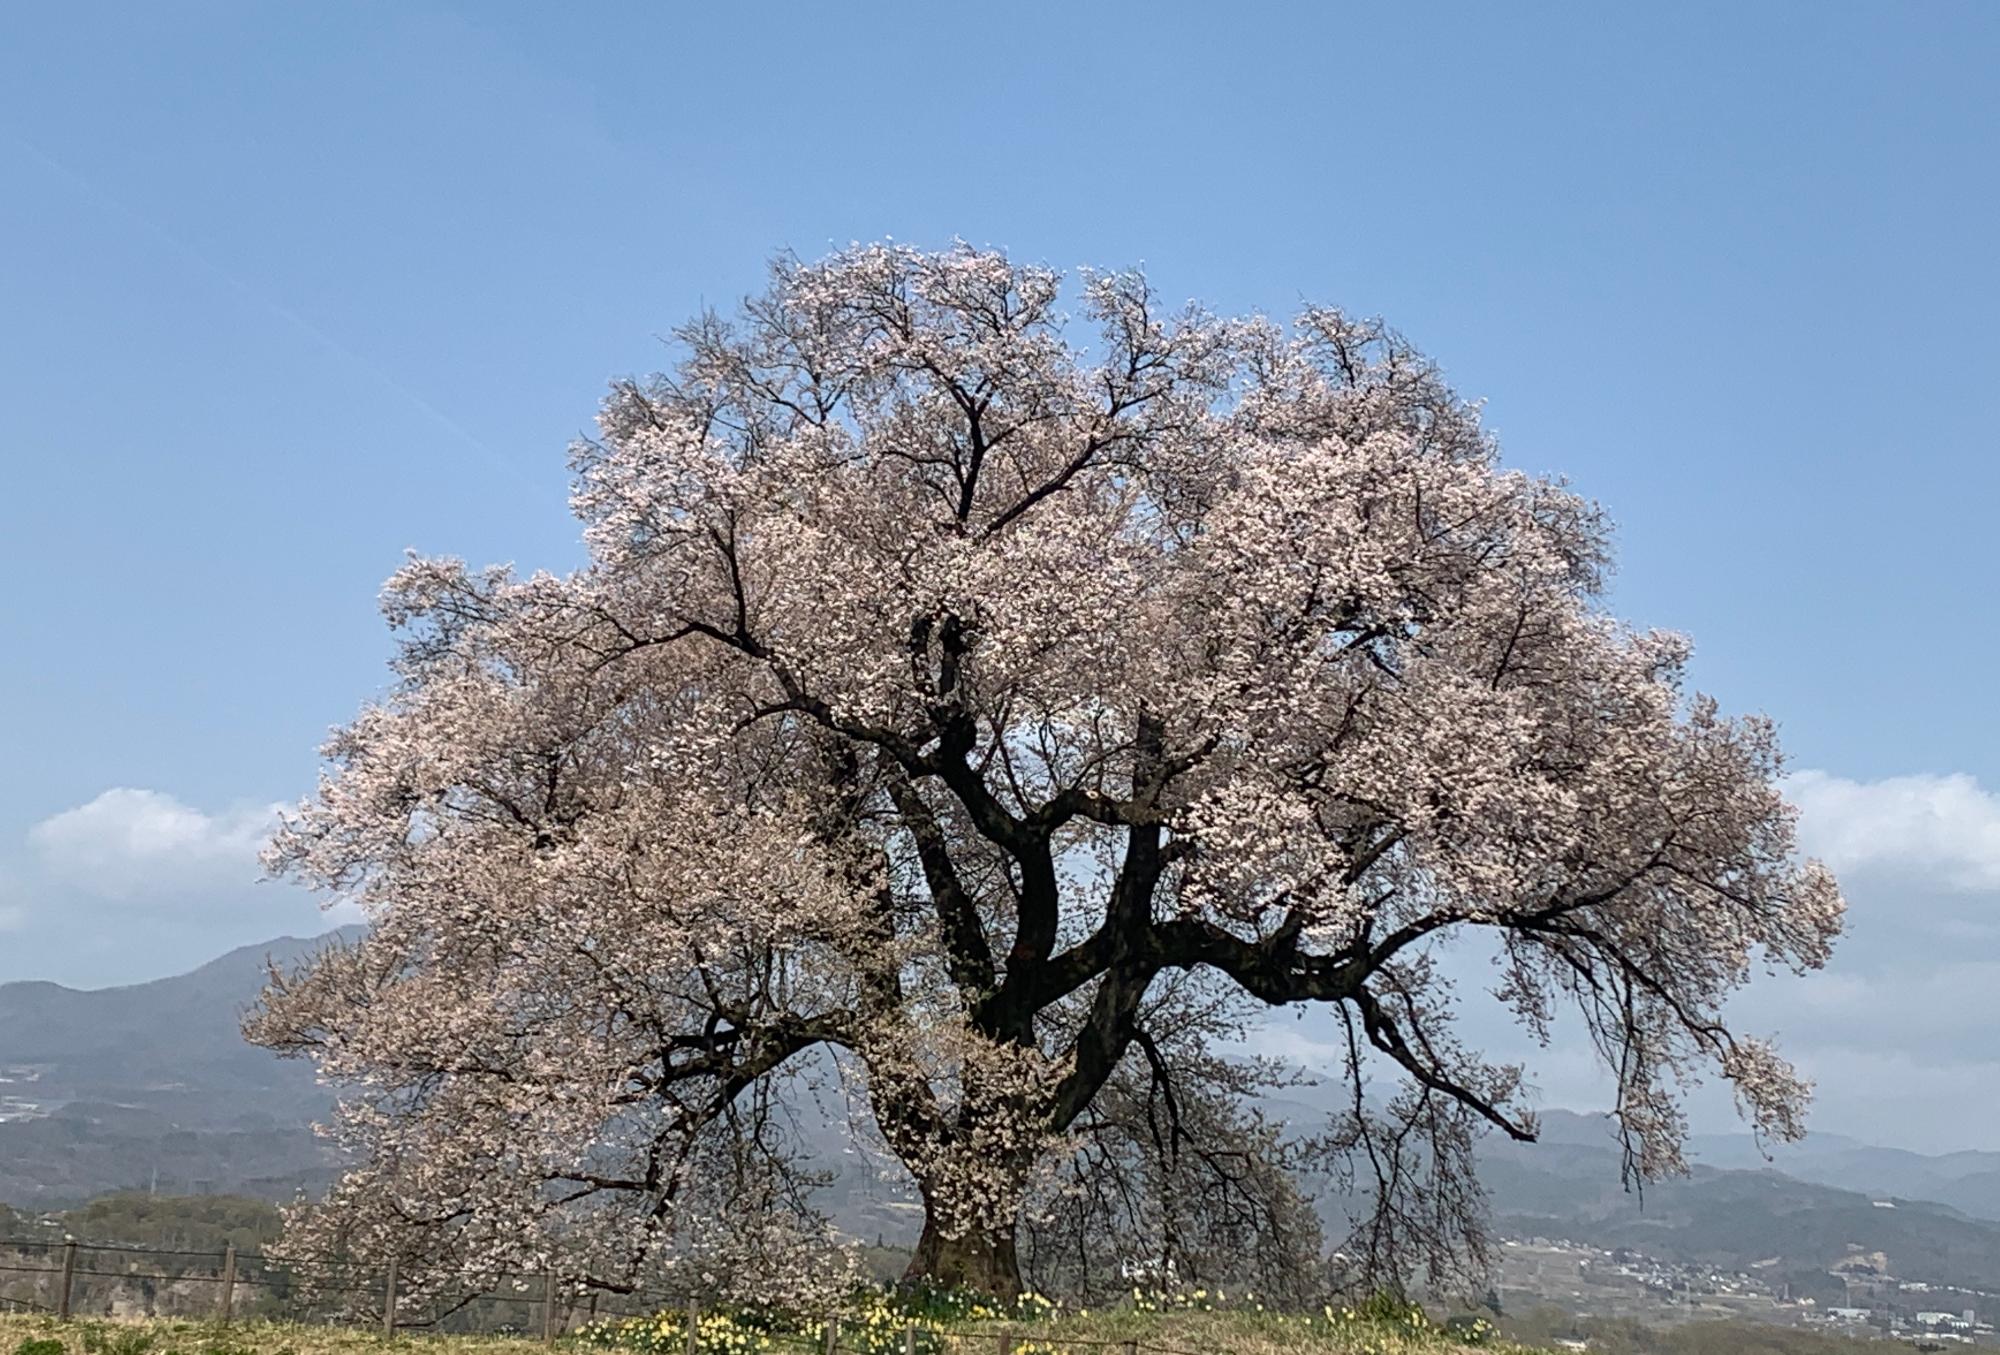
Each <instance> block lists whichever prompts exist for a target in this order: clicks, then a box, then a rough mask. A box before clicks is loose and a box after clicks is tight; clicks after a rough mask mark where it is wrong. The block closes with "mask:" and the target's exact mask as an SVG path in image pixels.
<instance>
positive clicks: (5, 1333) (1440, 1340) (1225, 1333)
mask: <svg viewBox="0 0 2000 1355" xmlns="http://www.w3.org/2000/svg"><path fill="white" fill-rule="evenodd" d="M1003 1332H1008V1333H1011V1334H1012V1335H1013V1337H1014V1339H1013V1340H1012V1342H1011V1343H1010V1345H1011V1349H1012V1351H1013V1352H1014V1355H1120V1348H1121V1347H1124V1348H1125V1349H1128V1350H1129V1349H1130V1348H1131V1347H1125V1343H1127V1342H1132V1343H1136V1347H1137V1349H1138V1351H1139V1352H1140V1355H1162V1353H1163V1352H1171V1353H1172V1355H1460V1353H1461V1352H1471V1351H1473V1350H1475V1349H1477V1350H1481V1351H1484V1352H1487V1355H1542V1353H1541V1352H1538V1351H1535V1350H1532V1349H1531V1348H1529V1347H1524V1346H1516V1345H1510V1344H1507V1343H1504V1342H1499V1341H1493V1340H1487V1341H1482V1342H1481V1343H1480V1344H1479V1345H1477V1346H1476V1347H1475V1346H1468V1345H1466V1344H1464V1343H1463V1342H1462V1341H1461V1340H1459V1339H1458V1338H1457V1337H1455V1336H1453V1335H1451V1334H1449V1333H1447V1332H1445V1331H1443V1330H1442V1329H1440V1328H1437V1327H1434V1326H1424V1327H1421V1328H1412V1327H1411V1326H1410V1325H1409V1324H1407V1323H1399V1322H1377V1321H1371V1320H1365V1319H1356V1320H1351V1321H1346V1322H1329V1321H1327V1320H1326V1319H1324V1318H1321V1319H1319V1320H1317V1321H1308V1320H1307V1319H1305V1318H1303V1317H1281V1316H1279V1315H1276V1314H1258V1313H1124V1314H1110V1315H1101V1316H1089V1317H1072V1318H1069V1319H1066V1320H1064V1321H1063V1322H1062V1323H1060V1324H1053V1325H1034V1326H1027V1327H1019V1328H1011V1329H1010V1328H1003V1327H997V1326H994V1325H992V1324H983V1323H971V1324H965V1325H962V1326H956V1327H952V1328H945V1329H929V1328H927V1329H925V1330H924V1332H923V1333H922V1340H921V1343H920V1345H919V1347H918V1348H919V1350H920V1351H924V1352H930V1353H931V1355H989V1352H997V1351H998V1350H999V1349H1000V1340H999V1338H1000V1337H1001V1335H1002V1334H1003ZM902 1340H903V1333H902V1331H901V1329H900V1328H889V1329H882V1330H869V1329H866V1328H860V1329H857V1330H854V1331H850V1332H848V1333H847V1334H845V1335H843V1336H842V1337H841V1339H840V1345H839V1349H840V1351H842V1352H844V1353H845V1355H897V1353H898V1352H900V1351H901V1350H902ZM557 1347H558V1349H559V1350H561V1351H564V1352H566V1353H567V1355H592V1353H595V1352H605V1351H606V1349H607V1348H606V1347H604V1346H602V1345H599V1344H594V1343H592V1342H590V1341H588V1340H587V1339H585V1338H582V1337H577V1336H566V1337H563V1338H562V1339H561V1340H560V1341H558V1342H557ZM389 1348H390V1346H389V1343H387V1342H385V1341H384V1340H383V1339H382V1338H381V1337H380V1336H379V1335H376V1334H374V1333H371V1332H364V1331H357V1330H353V1329H346V1328H334V1327H302V1326H292V1325H285V1324H276V1323H241V1324H238V1325H236V1326H232V1327H228V1328H222V1327H216V1326H211V1325H202V1324H195V1323H184V1322H167V1321H150V1322H148V1321H130V1322H126V1321H110V1320H99V1321H85V1322H74V1323H69V1324H60V1323H57V1322H55V1321H54V1320H52V1319H49V1318H42V1317H18V1316H8V1315H6V1314H0V1355H380V1352H383V1351H386V1350H387V1349H389ZM394 1348H395V1349H397V1350H401V1351H406V1352H410V1353H411V1355H533V1352H536V1351H542V1350H545V1349H546V1347H544V1346H543V1345H542V1344H541V1343H540V1342H537V1341H528V1340H522V1339H519V1338H508V1337H488V1336H400V1337H398V1338H397V1340H396V1342H395V1343H394ZM623 1348H624V1349H633V1347H629V1346H628V1347H623ZM822 1348H823V1347H822V1345H821V1343H820V1339H819V1336H818V1334H817V1333H791V1334H786V1333H769V1334H763V1335H761V1336H751V1337H747V1338H746V1337H741V1336H737V1335H730V1334H725V1333H722V1332H719V1331H711V1332H710V1333H708V1334H707V1335H706V1336H705V1337H704V1341H703V1344H702V1346H701V1355H756V1353H757V1352H760V1351H771V1352H797V1355H808V1352H813V1351H818V1350H821V1349H822ZM657 1349H658V1350H659V1351H661V1352H671V1353H672V1355H680V1352H681V1351H682V1350H683V1349H684V1346H683V1335H682V1332H681V1330H680V1328H679V1327H678V1325H677V1324H672V1323H670V1324H668V1325H667V1326H666V1328H665V1329H664V1330H663V1332H662V1334H661V1338H660V1341H659V1344H658V1346H657Z"/></svg>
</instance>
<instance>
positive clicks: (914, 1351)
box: [0, 1238, 1216, 1355]
mask: <svg viewBox="0 0 2000 1355" xmlns="http://www.w3.org/2000/svg"><path fill="white" fill-rule="evenodd" d="M30 1250H34V1251H40V1252H42V1253H44V1254H46V1255H47V1256H48V1258H49V1259H50V1260H51V1261H53V1262H54V1264H50V1265H41V1266H32V1265H16V1264H10V1263H8V1262H0V1276H31V1277H34V1278H33V1279H32V1280H31V1281H30V1282H29V1283H30V1284H31V1285H32V1287H33V1288H34V1289H35V1290H36V1296H32V1297H26V1296H22V1295H19V1294H13V1293H7V1292H4V1291H0V1312H15V1313H39V1314H47V1315H51V1316H54V1317H56V1318H57V1319H59V1320H62V1321H68V1320H70V1319H71V1318H72V1317H74V1316H76V1315H77V1297H78V1295H77V1290H78V1288H79V1287H80V1286H79V1283H78V1282H79V1281H86V1282H88V1281H144V1282H147V1283H148V1284H165V1285H176V1286H179V1285H198V1286H219V1287H220V1290H221V1292H220V1294H219V1295H218V1296H217V1298H216V1301H215V1302H213V1303H211V1304H205V1305H203V1306H204V1308H205V1309H206V1312H205V1313H194V1312H181V1313H173V1314H162V1315H171V1316H178V1317H187V1318H196V1317H201V1316H207V1317H209V1318H211V1319H213V1320H215V1321H218V1322H220V1323H222V1324H224V1325H227V1324H228V1323H230V1322H231V1321H232V1320H233V1319H234V1318H236V1317H237V1316H239V1312H238V1299H239V1296H242V1297H247V1298H249V1299H250V1300H251V1301H252V1302H251V1303H248V1304H245V1305H243V1306H244V1307H246V1308H252V1309H253V1310H254V1305H255V1302H256V1301H257V1300H259V1299H262V1300H265V1301H266V1303H267V1309H268V1304H269V1303H270V1302H271V1301H275V1302H276V1303H277V1304H278V1305H280V1306H279V1307H278V1309H277V1311H276V1312H275V1313H272V1312H268V1311H267V1312H264V1313H255V1315H256V1316H266V1315H271V1316H281V1317H282V1318H284V1319H286V1320H291V1321H301V1322H305V1323H308V1324H312V1325H328V1326H356V1327H369V1326H372V1327H375V1328H376V1329H377V1330H379V1332H380V1333H381V1334H382V1335H383V1336H384V1337H388V1338H393V1337H394V1336H396V1335H397V1334H398V1333H399V1332H409V1331H425V1330H440V1331H441V1330H447V1329H448V1328H446V1327H445V1326H444V1325H443V1324H445V1323H447V1322H449V1321H451V1320H452V1319H453V1318H456V1317H458V1316H459V1315H460V1314H461V1313H463V1312H464V1311H465V1310H466V1309H468V1308H470V1307H472V1306H473V1305H479V1304H485V1305H490V1307H489V1309H488V1310H487V1313H486V1316H487V1317H488V1318H489V1320H491V1321H492V1325H487V1326H480V1325H477V1323H476V1321H475V1322H474V1324H473V1325H470V1326H465V1327H463V1328H462V1329H463V1330H466V1331H483V1332H487V1333H488V1334H492V1333H493V1332H494V1330H495V1326H496V1325H497V1328H498V1330H499V1331H501V1332H505V1333H507V1334H514V1335H519V1336H522V1337H532V1336H539V1337H540V1338H541V1340H542V1341H543V1342H544V1343H545V1344H552V1343H553V1342H554V1341H555V1339H556V1338H557V1337H558V1336H560V1335H563V1334H565V1333H567V1332H569V1331H570V1330H572V1328H573V1326H574V1324H577V1323H578V1321H579V1319H581V1321H582V1323H583V1325H586V1326H588V1325H591V1324H594V1323H596V1322H598V1321H601V1320H618V1319H629V1318H639V1317H652V1316H655V1315H657V1314H659V1313H660V1311H661V1310H662V1309H678V1310H680V1312H681V1314H682V1316H681V1318H680V1326H681V1344H682V1346H683V1349H684V1352H685V1355H699V1352H700V1351H701V1349H702V1346H703V1340H702V1321H703V1318H704V1316H705V1315H704V1313H703V1312H702V1310H701V1308H700V1306H699V1305H698V1304H697V1303H695V1302H693V1301H691V1299H690V1296H688V1295H686V1294H679V1293H675V1292H673V1291H670V1290H667V1289H664V1288H659V1287H655V1286H641V1287H639V1288H637V1289H634V1290H631V1291H627V1292H623V1293H615V1292H612V1291H602V1290H601V1291H594V1292H590V1293H587V1294H585V1295H583V1296H581V1297H579V1296H578V1295H577V1294H576V1293H574V1292H572V1291H568V1290H565V1288H564V1281H563V1279H562V1277H561V1276H560V1275H558V1274H556V1273H554V1272H540V1273H538V1272H532V1271H466V1272H459V1273H457V1274H452V1275H447V1276H443V1277H441V1278H443V1279H446V1280H448V1281H453V1282H457V1283H458V1284H459V1285H460V1286H461V1287H460V1288H459V1289H458V1290H457V1291H456V1292H455V1293H450V1294H446V1293H438V1294H432V1295H428V1296H425V1297H424V1298H423V1299H421V1300H419V1301H418V1303H416V1304H413V1303H412V1302H411V1297H410V1295H409V1293H408V1291H407V1290H406V1289H405V1288H404V1287H403V1286H402V1285H401V1283H400V1281H401V1279H402V1278H403V1277H401V1276H399V1274H398V1270H397V1265H396V1262H395V1261H394V1260H391V1261H390V1262H389V1264H388V1265H387V1266H385V1267H384V1268H383V1269H382V1270H381V1271H379V1272H372V1273H371V1271H370V1269H369V1268H366V1267H363V1266H362V1265H361V1264H360V1263H358V1262H353V1261H342V1260H328V1259H317V1258H300V1259H297V1260H292V1259H285V1258H275V1257H269V1256H266V1255H264V1254H262V1253H260V1252H254V1251H242V1252H239V1251H237V1250H236V1248H235V1247H234V1246H228V1247H225V1248H224V1249H223V1250H221V1251H199V1250H191V1249H186V1248H174V1247H144V1246H134V1245H130V1244H126V1243H95V1242H78V1241H75V1240H63V1241H59V1242H56V1241H48V1240H46V1239H20V1240H15V1239H9V1238H0V1254H5V1253H20V1252H24V1251H30ZM97 1254H104V1255H107V1256H129V1257H134V1258H147V1259H153V1258H173V1259H176V1260H194V1261H208V1262H213V1263H214V1266H215V1269H214V1271H213V1273H210V1272H208V1271H203V1270H195V1271H189V1272H183V1273H178V1274H176V1273H172V1272H170V1271H167V1270H161V1269H148V1270H132V1269H123V1270H121V1269H111V1268H105V1267H103V1266H102V1265H86V1264H79V1260H80V1258H87V1257H93V1256H95V1255H97ZM134 1264H137V1262H136V1261H135V1262H134ZM300 1270H305V1271H317V1272H320V1274H318V1275H312V1276H301V1275H299V1274H297V1273H296V1272H297V1271H300ZM328 1271H333V1272H346V1274H345V1275H339V1276H327V1275H326V1274H325V1272H328ZM349 1275H351V1276H354V1277H355V1281H354V1282H352V1283H346V1282H343V1281H344V1280H345V1279H346V1278H347V1276H349ZM5 1283H8V1282H7V1281H5V1280H0V1284H5ZM14 1283H17V1284H18V1281H17V1282H14ZM44 1283H47V1284H48V1285H49V1287H50V1288H52V1289H53V1291H54V1292H53V1295H52V1296H51V1297H52V1299H53V1301H52V1302H48V1303H45V1302H43V1301H42V1300H41V1298H40V1297H39V1293H40V1290H41V1288H42V1286H43V1285H44ZM159 1297H160V1296H158V1295H147V1296H146V1303H147V1315H149V1316H151V1315H154V1314H153V1312H152V1309H153V1305H154V1302H155V1301H156V1300H157V1299H158V1298H159ZM353 1300H358V1302H354V1301H353ZM425 1304H427V1305H428V1306H429V1308H430V1314H429V1316H425V1315H424V1313H423V1312H422V1311H421V1307H422V1305H425ZM447 1304H449V1307H447V1306H445V1305H447ZM600 1306H601V1307H602V1308H603V1310H604V1311H603V1312H602V1313H600V1311H599V1310H600ZM494 1309H498V1310H499V1311H498V1312H497V1313H496V1312H495V1311H493V1310H494ZM107 1311H108V1310H107ZM706 1316H709V1317H713V1316H714V1314H708V1315H706ZM514 1318H518V1319H519V1321H518V1322H517V1321H514V1320H512V1319H514ZM843 1321H844V1319H843V1317H842V1316H840V1315H835V1316H833V1317H831V1318H829V1319H827V1320H826V1321H825V1322H823V1323H822V1324H821V1326H820V1329H819V1332H818V1334H817V1335H814V1334H811V1333H799V1332H769V1331H758V1332H756V1336H757V1338H758V1339H759V1340H760V1341H761V1342H763V1343H766V1344H768V1345H770V1346H773V1347H778V1346H783V1347H788V1348H791V1349H794V1350H797V1351H804V1352H809V1353H810V1355H884V1352H885V1346H884V1338H886V1337H889V1336H890V1335H891V1331H893V1332H894V1334H895V1335H896V1336H898V1337H900V1340H897V1341H896V1342H895V1344H896V1345H898V1346H899V1347H900V1355H1031V1353H1032V1355H1043V1353H1044V1352H1051V1351H1054V1352H1061V1353H1062V1355H1068V1353H1069V1352H1082V1351H1097V1352H1106V1351H1117V1352H1120V1355H1216V1352H1213V1351H1192V1350H1187V1349H1185V1348H1181V1347H1175V1346H1164V1345H1159V1344H1157V1343H1155V1342H1152V1341H1143V1340H1136V1339H1131V1340H1112V1339H1108V1338H1103V1337H1083V1336H1070V1335H1067V1334H1063V1333H1057V1332H1052V1331H1048V1330H1045V1329H1041V1328H1037V1327H1034V1326H1024V1325H1020V1324H1014V1325H1006V1324H993V1325H986V1324H979V1325H978V1326H976V1327H975V1329H972V1330H968V1329H966V1328H965V1327H956V1328H945V1327H939V1326H934V1325H931V1324H928V1323H923V1322H914V1321H911V1322H904V1323H901V1324H899V1325H898V1327H897V1328H893V1329H890V1330H889V1331H884V1330H882V1329H880V1328H877V1329H876V1331H875V1332H874V1333H873V1336H874V1339H872V1340H871V1341H869V1342H868V1343H866V1344H855V1343H853V1342H852V1340H851V1339H848V1340H843V1339H842V1338H843V1337H850V1331H846V1330H843ZM449 1329H450V1330H459V1329H461V1328H456V1327H455V1328H449ZM655 1351H656V1355H667V1353H666V1351H665V1350H664V1348H663V1347H658V1346H656V1347H655Z"/></svg>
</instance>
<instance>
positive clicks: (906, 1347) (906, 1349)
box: [903, 1322, 917, 1355]
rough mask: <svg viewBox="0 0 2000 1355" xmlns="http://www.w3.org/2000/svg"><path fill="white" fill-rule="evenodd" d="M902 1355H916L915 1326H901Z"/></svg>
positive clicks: (909, 1324)
mask: <svg viewBox="0 0 2000 1355" xmlns="http://www.w3.org/2000/svg"><path fill="white" fill-rule="evenodd" d="M903 1355H917V1324H916V1323H914V1322H905V1323H904V1324H903Z"/></svg>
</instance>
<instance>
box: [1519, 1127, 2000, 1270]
mask: <svg viewBox="0 0 2000 1355" xmlns="http://www.w3.org/2000/svg"><path fill="white" fill-rule="evenodd" d="M1546 1127H1547V1129H1548V1130H1549V1132H1548V1133H1547V1134H1545V1138H1544V1141H1543V1142H1541V1143H1534V1144H1518V1143H1513V1142H1511V1141H1508V1140H1503V1139H1488V1140H1486V1141H1485V1142H1484V1143H1483V1144H1482V1146H1481V1151H1480V1172H1481V1179H1482V1181H1483V1182H1484V1184H1485V1185H1486V1188H1487V1190H1488V1192H1489V1195H1490V1198H1491V1200H1492V1204H1493V1211H1494V1223H1495V1224H1496V1226H1497V1227H1498V1229H1499V1230H1500V1231H1501V1232H1503V1233H1506V1234H1510V1235H1513V1236H1547V1237H1560V1238H1565V1239H1567V1240H1570V1241H1573V1242H1582V1243H1587V1244H1589V1245H1592V1246H1597V1247H1603V1248H1606V1249H1616V1248H1621V1247H1623V1248H1629V1249H1631V1250H1633V1251H1638V1252H1644V1253H1646V1254H1647V1255H1650V1256H1655V1257H1659V1258H1661V1259H1663V1260H1673V1261H1681V1262H1689V1263H1700V1264H1704V1265H1710V1266H1715V1267H1718V1268H1721V1269H1725V1270H1731V1271H1751V1270H1759V1271H1763V1272H1765V1273H1766V1274H1767V1276H1768V1277H1769V1278H1774V1279H1775V1278H1784V1279H1786V1280H1788V1281H1789V1282H1791V1283H1792V1285H1793V1288H1794V1292H1814V1291H1818V1292H1822V1293H1826V1294H1829V1295H1837V1294H1838V1293H1839V1292H1840V1290H1841V1288H1842V1282H1841V1281H1839V1280H1836V1279H1834V1278H1833V1276H1832V1274H1831V1272H1832V1271H1833V1269H1834V1268H1835V1267H1837V1266H1838V1267H1842V1268H1843V1269H1851V1270H1854V1271H1855V1273H1856V1274H1857V1276H1860V1277H1864V1278H1869V1279H1879V1278H1882V1277H1884V1276H1888V1277H1893V1278H1895V1279H1897V1280H1914V1281H1920V1282H1924V1283H1928V1284H1932V1285H1949V1286H1953V1287H1957V1288H1961V1289H1975V1290H1985V1291H1989V1292H1994V1291H2000V1223H1996V1222H1994V1221H1993V1220H1990V1219H1984V1218H1977V1217H1973V1216H1971V1215H1970V1214H1969V1213H1967V1212H1965V1211H1961V1210H1959V1209H1956V1208H1953V1207H1951V1206H1950V1205H1947V1204H1944V1203H1940V1202H1937V1201H1932V1200H1923V1199H1916V1198H1911V1197H1908V1196H1899V1195H1897V1194H1896V1193H1895V1192H1874V1191H1855V1190H1845V1189H1838V1188H1835V1187H1833V1186H1829V1185H1826V1184H1822V1183H1819V1182H1815V1181H1808V1180H1801V1179H1798V1178H1797V1177H1794V1176H1790V1175H1787V1174H1786V1173H1784V1172H1780V1171H1777V1170H1775V1169H1773V1168H1771V1167H1770V1166H1769V1165H1768V1164H1762V1165H1760V1166H1759V1167H1758V1168H1757V1169H1755V1170H1738V1169H1727V1168H1719V1167H1713V1166H1708V1165H1704V1164H1699V1163H1698V1164H1697V1165H1695V1167H1694V1169H1693V1171H1692V1172H1691V1174H1690V1175H1689V1176H1688V1177H1686V1178H1684V1179H1681V1180H1672V1181H1661V1182H1656V1183H1654V1184H1651V1185H1649V1186H1647V1187H1646V1189H1645V1192H1644V1194H1643V1196H1642V1195H1639V1194H1635V1193H1631V1192H1627V1191H1626V1190H1624V1188H1623V1187H1622V1186H1621V1184H1620V1182H1619V1174H1618V1155H1617V1149H1616V1146H1615V1144H1614V1143H1613V1142H1612V1140H1611V1138H1610V1131H1609V1128H1608V1126H1607V1125H1606V1124H1605V1122H1604V1121H1603V1120H1602V1119H1601V1118H1600V1117H1587V1116H1579V1115H1570V1114H1566V1113H1561V1112H1557V1113H1555V1114H1554V1115H1552V1116H1550V1117H1548V1124H1547V1126H1546ZM1720 1137H1733V1136H1720ZM1746 1141H1747V1136H1746ZM1715 1146H1716V1145H1715V1144H1714V1143H1713V1142H1712V1141H1711V1143H1710V1147H1711V1148H1713V1147H1715ZM1727 1146H1728V1147H1729V1149H1730V1150H1731V1151H1734V1145H1733V1144H1730V1145H1727ZM1854 1146H1855V1147H1860V1146H1861V1145H1854ZM1875 1151H1878V1152H1886V1151H1887V1150H1875ZM1753 1152H1754V1145H1753ZM1723 1155H1724V1154H1723V1153H1721V1152H1716V1153H1714V1154H1713V1156H1714V1157H1721V1156H1723ZM1909 1156H1911V1157H1918V1156H1920V1155H1917V1154H1910V1155H1909ZM1738 1160H1742V1159H1741V1158H1740V1156H1739V1158H1738ZM1755 1160H1757V1161H1759V1162H1760V1164H1761V1159H1755ZM1878 1254H1879V1256H1878Z"/></svg>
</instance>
